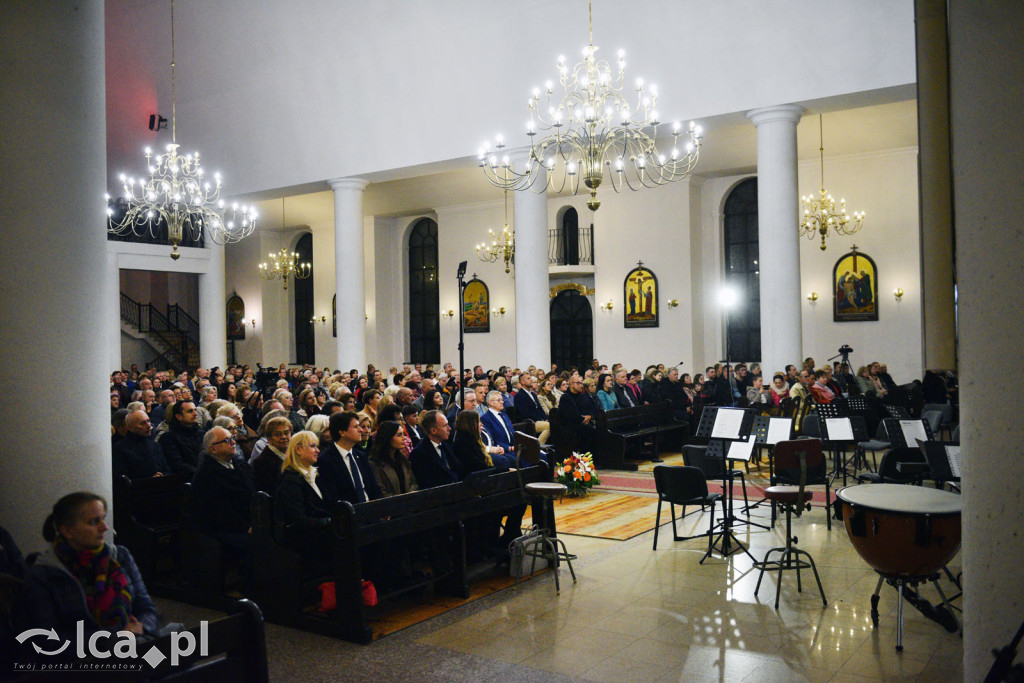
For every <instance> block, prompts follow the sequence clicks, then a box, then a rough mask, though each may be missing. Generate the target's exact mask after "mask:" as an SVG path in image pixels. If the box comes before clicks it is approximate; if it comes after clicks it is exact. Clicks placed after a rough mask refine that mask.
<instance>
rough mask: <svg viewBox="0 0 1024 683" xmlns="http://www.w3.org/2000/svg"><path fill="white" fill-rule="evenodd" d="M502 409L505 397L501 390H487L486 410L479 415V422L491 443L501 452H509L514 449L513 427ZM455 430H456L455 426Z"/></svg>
mask: <svg viewBox="0 0 1024 683" xmlns="http://www.w3.org/2000/svg"><path fill="white" fill-rule="evenodd" d="M504 409H505V399H504V398H503V397H502V395H501V392H500V391H491V392H488V394H487V412H485V413H484V414H483V416H481V418H480V422H481V424H483V427H484V430H485V431H486V432H487V434H488V435H489V436H490V437H491V443H492V444H493V445H495V446H498V447H499V448H501V450H502V453H506V454H509V453H513V452H514V451H515V429H514V428H513V427H512V420H511V419H509V416H508V415H506V414H505V410H504ZM456 431H458V429H457V428H456Z"/></svg>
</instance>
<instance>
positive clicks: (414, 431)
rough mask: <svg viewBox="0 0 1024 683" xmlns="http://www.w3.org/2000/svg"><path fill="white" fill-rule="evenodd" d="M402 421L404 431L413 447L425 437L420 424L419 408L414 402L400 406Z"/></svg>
mask: <svg viewBox="0 0 1024 683" xmlns="http://www.w3.org/2000/svg"><path fill="white" fill-rule="evenodd" d="M402 421H403V422H404V423H405V433H406V434H408V435H409V440H410V441H412V445H413V448H415V447H416V446H417V445H419V443H420V441H423V439H425V438H427V435H426V434H424V433H423V427H421V426H420V408H417V407H416V405H415V404H412V405H407V406H405V407H404V408H402Z"/></svg>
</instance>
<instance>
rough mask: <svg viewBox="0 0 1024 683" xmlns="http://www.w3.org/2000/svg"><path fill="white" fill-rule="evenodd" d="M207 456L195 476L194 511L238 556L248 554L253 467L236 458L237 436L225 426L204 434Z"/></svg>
mask: <svg viewBox="0 0 1024 683" xmlns="http://www.w3.org/2000/svg"><path fill="white" fill-rule="evenodd" d="M203 450H204V451H205V452H206V456H207V457H205V458H203V459H202V461H201V462H200V463H199V469H198V470H196V476H195V478H193V480H192V500H191V502H192V514H193V516H194V518H195V520H196V526H197V527H198V528H199V530H200V531H202V532H203V533H204V534H207V535H208V536H212V537H213V538H215V539H217V540H218V541H219V542H220V543H221V545H223V546H224V547H225V548H227V549H229V552H231V553H232V554H234V555H236V556H240V557H243V558H246V557H247V556H248V553H249V548H250V543H251V539H252V536H251V532H252V519H251V516H250V508H251V505H252V494H253V474H252V468H250V467H249V465H248V463H246V462H245V461H244V460H242V459H239V460H235V459H234V457H233V456H234V454H235V439H234V437H232V436H231V432H229V431H228V430H226V429H224V428H223V427H214V428H213V429H211V430H210V431H208V432H207V433H206V436H205V437H203Z"/></svg>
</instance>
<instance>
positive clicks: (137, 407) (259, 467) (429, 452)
mask: <svg viewBox="0 0 1024 683" xmlns="http://www.w3.org/2000/svg"><path fill="white" fill-rule="evenodd" d="M899 389H900V387H899V386H898V385H897V384H896V383H895V381H894V380H893V378H892V376H891V375H889V373H888V372H887V369H886V366H885V365H884V364H882V363H877V362H872V363H869V364H866V365H864V366H862V367H860V368H859V369H858V371H857V373H856V374H854V373H853V372H851V368H850V366H849V365H848V364H846V363H835V364H834V365H828V364H826V365H824V366H821V367H818V366H817V365H816V364H815V361H814V359H813V358H807V359H805V360H804V362H803V363H802V364H801V366H800V367H799V368H798V367H797V366H796V365H788V366H786V368H784V369H783V370H780V371H778V372H775V373H772V375H771V377H770V379H769V378H768V377H767V376H766V375H764V374H763V373H762V371H761V368H760V367H759V365H758V364H757V363H751V364H749V365H748V364H746V363H738V364H736V365H721V364H716V365H713V366H708V367H707V368H706V369H705V371H704V372H703V373H698V374H695V375H692V376H691V375H690V374H689V373H685V372H683V373H681V372H680V371H679V369H678V366H677V367H667V368H666V367H665V366H664V365H651V366H648V367H647V368H646V369H645V370H644V371H640V370H639V369H631V370H630V369H627V368H625V367H623V366H622V365H621V364H615V365H612V366H611V367H608V366H606V365H602V364H600V363H599V362H598V361H596V360H595V361H593V362H592V364H591V365H590V367H586V368H569V369H565V370H560V369H559V368H557V367H552V368H550V369H544V368H536V367H532V366H531V367H528V368H525V369H519V368H511V367H500V368H498V369H497V370H493V371H484V369H483V368H482V367H481V366H479V365H478V366H476V367H474V368H472V369H471V370H466V371H465V373H464V374H463V376H462V377H461V378H460V377H459V373H457V372H456V371H455V369H454V368H453V367H452V365H451V364H450V363H449V364H445V365H444V366H443V368H441V369H435V368H434V367H433V366H431V365H429V364H427V365H420V364H416V365H405V366H402V367H401V368H399V367H397V366H394V367H391V368H389V369H388V370H387V372H384V371H382V370H378V369H377V368H375V367H374V366H372V365H370V366H369V367H368V368H367V370H366V372H365V373H360V372H358V371H356V370H350V371H347V372H345V371H341V372H332V371H330V370H329V369H328V368H322V369H319V368H314V367H310V366H303V367H301V368H299V367H293V368H287V367H285V366H284V365H281V366H280V367H279V368H278V370H277V372H276V373H272V372H271V373H268V372H266V371H260V372H256V373H254V372H253V371H252V370H251V369H250V368H249V367H248V366H245V365H241V366H239V365H233V366H229V367H227V368H225V369H224V370H221V369H219V368H213V369H206V368H196V370H195V372H194V373H191V374H190V373H188V372H181V373H178V374H175V373H172V372H169V371H150V372H142V371H139V369H138V368H136V367H134V366H133V367H132V368H131V370H128V371H116V372H114V373H113V374H112V375H111V384H110V409H111V440H112V475H113V476H114V477H120V476H127V477H129V478H131V479H137V478H145V477H159V476H165V475H169V474H177V475H184V476H185V477H187V478H188V479H189V480H191V482H192V485H193V494H192V496H191V504H192V506H193V510H192V514H193V516H194V518H195V520H196V521H197V523H198V525H199V528H200V529H201V530H202V531H203V532H205V533H206V534H208V535H210V536H211V537H213V538H215V539H216V540H217V541H219V542H220V543H221V545H222V548H223V549H224V551H225V553H227V554H229V555H234V556H235V557H236V558H237V559H238V561H239V562H240V564H241V566H243V567H249V566H251V562H252V557H251V538H252V520H251V517H250V504H251V499H252V496H253V493H254V492H255V491H260V490H262V491H266V492H268V493H270V494H271V495H272V498H273V511H274V516H275V520H276V522H277V523H278V528H279V529H280V534H281V537H280V539H279V540H280V542H281V543H282V544H283V545H285V546H287V547H290V548H292V549H293V550H295V551H297V552H298V553H300V554H301V555H302V557H303V558H304V560H305V561H306V562H307V563H308V567H309V568H310V570H311V571H312V572H323V573H326V572H327V570H328V569H329V564H330V541H329V539H328V534H329V529H330V524H331V511H332V509H333V508H334V506H335V505H336V504H337V502H338V501H341V500H345V501H348V502H350V503H352V504H353V505H358V504H360V503H362V502H365V501H369V500H374V499H378V498H381V497H387V496H396V495H402V494H405V493H409V492H412V491H417V490H419V489H426V488H431V487H436V486H442V485H445V484H450V483H454V482H458V481H461V480H463V479H465V478H466V477H467V476H468V475H469V474H471V473H473V472H477V471H480V470H485V469H493V470H495V471H508V470H512V469H515V468H516V467H517V466H518V463H517V460H516V453H515V439H514V432H515V429H516V428H520V429H522V428H526V429H532V430H534V432H535V434H536V436H537V438H538V440H539V441H540V442H541V443H545V442H547V441H548V440H549V439H550V436H551V420H550V419H549V416H550V414H551V411H552V410H553V409H554V408H556V407H557V408H558V414H559V424H560V425H561V426H562V428H563V429H565V430H567V431H569V432H572V433H573V434H574V435H575V436H576V438H577V439H578V443H579V444H580V447H581V448H584V449H589V448H591V447H592V446H593V438H594V433H595V430H594V422H595V419H596V416H597V415H598V414H599V413H601V412H603V411H610V410H616V409H620V408H630V407H635V406H642V405H649V404H655V403H659V402H663V401H668V402H669V403H670V404H671V408H672V413H673V417H674V418H675V419H676V420H678V421H681V422H693V421H695V420H696V419H699V411H700V409H701V407H702V406H705V405H715V406H753V407H755V408H758V409H760V410H762V411H764V412H766V413H771V412H773V411H779V410H781V409H783V408H785V407H786V406H787V404H786V402H787V401H789V402H790V403H789V405H790V406H791V405H793V404H794V403H798V404H799V403H807V402H814V403H830V402H832V401H834V400H835V399H836V398H837V397H840V396H866V397H869V398H870V399H871V400H873V401H881V402H884V401H887V400H888V399H889V398H891V397H892V396H893V395H894V394H895V393H897V392H898V390H899ZM921 389H922V391H923V392H924V395H925V398H926V400H930V401H934V402H947V401H950V400H952V401H953V402H954V403H955V398H956V396H955V394H956V385H955V377H952V376H949V375H943V374H940V373H937V372H931V371H929V372H927V373H926V375H925V377H924V380H923V382H922V383H921ZM524 511H525V506H516V507H514V508H510V509H508V510H506V511H505V512H504V514H503V515H501V516H500V517H494V518H489V519H485V520H478V521H477V522H476V523H474V524H473V525H471V529H470V531H471V536H472V538H471V541H472V543H473V549H474V551H475V552H476V555H477V556H487V555H493V556H494V557H496V558H498V559H499V560H502V561H507V548H508V543H509V541H510V540H511V539H512V538H514V537H515V536H517V535H518V534H519V533H520V524H521V521H522V518H523V513H524ZM106 512H107V505H106V501H104V500H103V498H101V497H100V496H98V495H95V494H92V493H88V492H78V493H73V494H69V495H68V496H64V497H63V498H61V499H60V500H59V501H58V502H57V504H56V505H55V506H54V509H53V514H52V515H51V516H50V518H48V519H47V520H46V522H45V523H44V529H43V535H44V538H45V539H46V540H47V541H48V543H49V548H50V549H49V550H48V551H47V553H45V554H44V555H43V556H42V557H40V558H39V559H38V560H37V561H36V562H35V564H33V565H32V567H31V568H29V566H28V565H27V564H26V563H25V562H24V560H23V559H22V558H21V555H20V553H19V552H18V551H17V545H16V544H15V542H14V539H11V538H10V537H9V536H6V534H5V532H3V531H2V529H0V533H2V534H3V536H2V537H0V565H2V566H0V572H2V573H4V574H8V575H10V576H13V577H17V578H18V579H20V580H24V581H25V582H26V586H27V587H28V588H27V590H25V591H24V592H23V595H24V598H23V599H24V600H25V601H26V603H25V604H26V607H25V609H24V610H23V613H24V614H27V615H32V617H31V619H30V621H32V625H38V626H44V622H45V626H46V627H49V626H55V627H56V628H58V631H59V632H61V630H62V629H67V628H71V627H72V626H73V625H74V622H75V621H76V620H78V619H85V621H86V622H87V624H88V628H89V629H92V630H96V629H108V630H127V631H130V632H131V633H136V634H140V635H141V634H147V633H148V634H155V633H156V632H157V629H158V624H157V615H156V611H155V608H154V607H153V604H152V601H151V600H150V599H149V596H148V594H147V592H146V588H145V584H144V583H143V581H142V577H141V575H140V574H139V572H138V569H137V567H136V566H135V563H134V561H133V560H132V557H131V554H130V553H129V551H128V550H127V549H126V548H122V547H120V546H116V545H111V544H109V543H108V542H107V541H106V539H105V534H106V532H107V525H106V523H105V518H106ZM501 518H506V520H507V521H506V522H505V524H504V526H502V524H501V521H502V520H501ZM378 564H379V565H381V566H377V567H372V566H371V567H369V568H368V570H367V571H369V572H371V573H372V572H377V573H378V576H376V577H375V578H377V579H378V580H380V581H384V582H389V581H392V580H397V581H401V580H403V579H404V578H407V577H408V576H409V575H410V574H411V573H412V574H414V573H415V572H417V571H427V572H429V571H430V566H429V564H430V557H429V549H427V548H424V547H422V546H420V545H417V544H415V543H413V544H400V546H399V548H398V551H397V554H396V551H395V549H394V548H392V549H390V550H388V551H386V552H384V553H382V555H381V561H380V562H379V563H378ZM396 572H397V573H398V574H399V575H398V576H396Z"/></svg>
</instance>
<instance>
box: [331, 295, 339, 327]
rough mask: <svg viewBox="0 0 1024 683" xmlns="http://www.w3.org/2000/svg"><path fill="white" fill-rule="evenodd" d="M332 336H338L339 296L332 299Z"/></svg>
mask: <svg viewBox="0 0 1024 683" xmlns="http://www.w3.org/2000/svg"><path fill="white" fill-rule="evenodd" d="M331 336H334V337H337V336H338V295H337V294H335V295H334V298H333V299H331Z"/></svg>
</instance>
